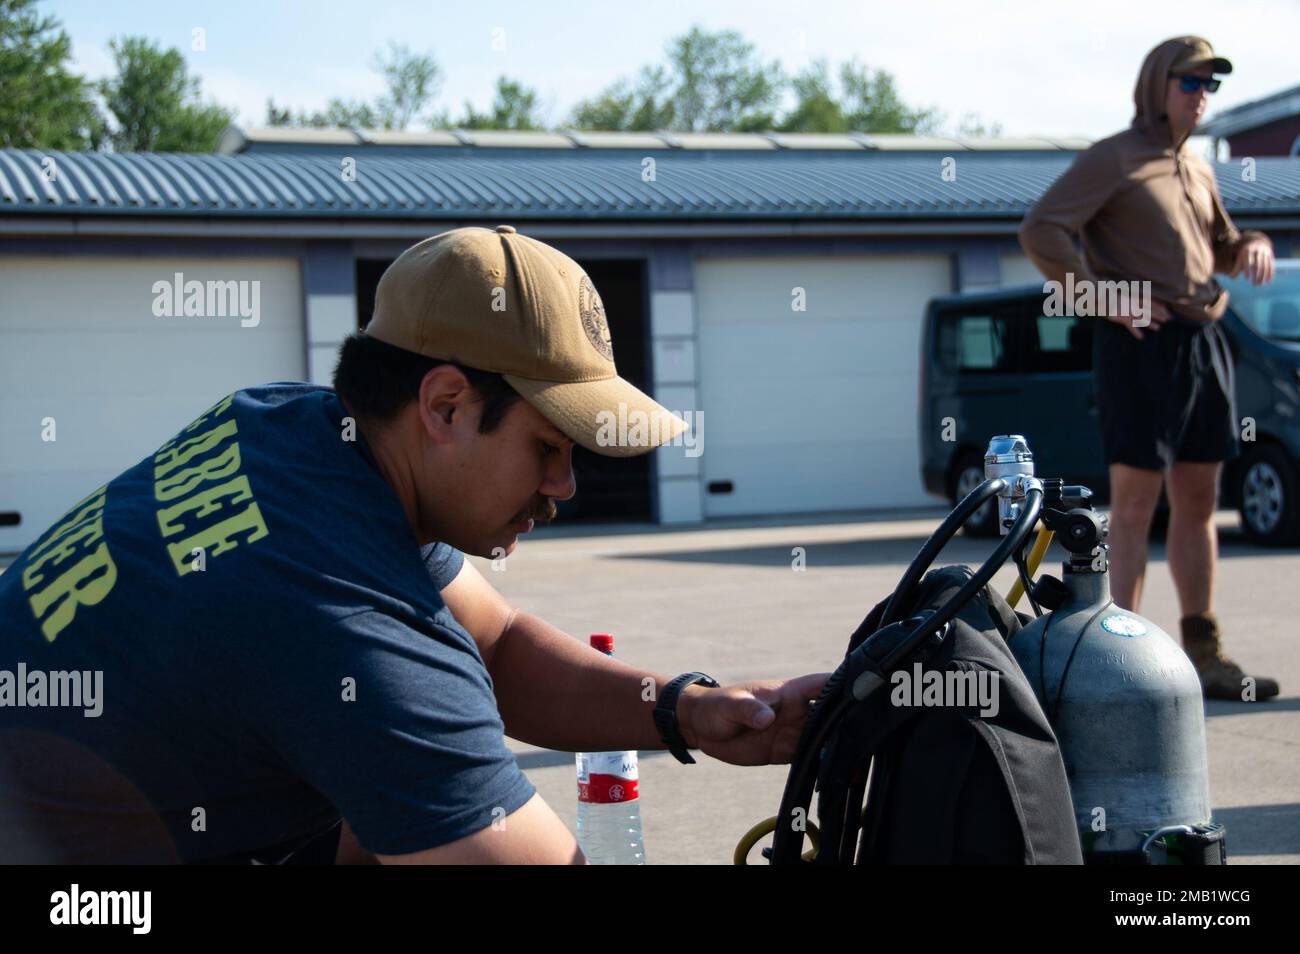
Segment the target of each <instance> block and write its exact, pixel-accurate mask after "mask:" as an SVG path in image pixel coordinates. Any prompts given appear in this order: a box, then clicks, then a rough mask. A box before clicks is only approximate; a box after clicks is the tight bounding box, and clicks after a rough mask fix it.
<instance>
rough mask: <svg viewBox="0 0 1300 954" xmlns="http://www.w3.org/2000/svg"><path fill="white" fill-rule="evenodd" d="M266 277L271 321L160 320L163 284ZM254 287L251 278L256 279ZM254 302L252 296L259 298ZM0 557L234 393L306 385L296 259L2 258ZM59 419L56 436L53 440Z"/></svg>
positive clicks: (265, 302)
mask: <svg viewBox="0 0 1300 954" xmlns="http://www.w3.org/2000/svg"><path fill="white" fill-rule="evenodd" d="M176 272H181V273H182V275H183V276H184V278H185V280H198V281H204V282H206V281H230V280H233V281H258V282H259V283H260V284H259V286H258V289H259V290H258V309H259V314H258V316H257V318H258V321H257V324H256V325H251V326H248V327H244V326H243V325H242V324H241V318H240V317H239V316H238V315H228V316H224V317H220V316H218V317H202V318H200V317H188V318H185V317H179V318H159V317H155V316H154V314H153V308H152V304H153V300H154V293H153V283H154V282H155V281H159V280H165V281H171V280H172V277H173V275H174V274H175V273H176ZM250 288H251V286H250ZM249 300H250V301H251V299H249ZM0 342H3V348H0V408H3V414H2V415H0V511H18V512H19V513H21V514H22V523H21V524H20V525H19V526H18V527H0V552H17V551H19V550H21V549H23V547H25V546H26V545H27V544H28V543H30V542H31V541H32V540H34V539H35V538H36V537H37V536H39V534H40V533H41V532H42V531H44V530H45V529H46V528H47V527H48V526H49V524H50V523H52V522H53V521H54V520H56V519H57V518H58V517H59V516H60V515H62V514H63V513H64V512H65V511H66V510H67V508H68V507H69V506H71V505H72V504H74V503H76V502H77V501H78V500H80V499H81V498H82V497H84V496H85V495H86V494H87V493H89V492H90V491H92V490H94V489H95V488H96V487H98V486H100V485H101V484H103V483H104V482H105V481H106V480H108V479H110V478H111V477H113V476H116V475H117V474H118V473H120V472H121V471H122V470H124V469H125V468H127V467H130V466H132V465H134V464H135V463H137V462H138V461H139V460H141V459H142V458H144V457H145V456H147V455H148V454H150V453H152V452H153V451H154V450H156V449H157V448H158V447H159V446H160V445H161V444H162V443H163V442H164V441H166V440H167V439H168V438H170V437H171V436H172V435H173V434H175V433H176V432H177V431H178V430H179V429H180V428H182V427H183V426H185V425H186V424H187V423H188V422H190V421H192V420H193V419H194V418H195V417H197V416H198V415H199V414H201V413H202V412H203V411H204V410H205V409H206V408H208V407H210V406H211V405H212V403H213V402H214V401H215V400H217V399H218V398H220V397H221V396H222V395H224V394H228V393H230V392H231V391H234V390H237V389H239V388H241V387H249V386H253V385H258V384H266V383H269V382H272V381H291V380H302V378H303V376H304V372H305V368H304V362H305V350H306V349H305V344H304V333H303V319H302V292H301V284H300V280H299V265H298V262H297V260H296V259H269V258H246V257H240V258H235V257H232V258H181V257H175V258H173V257H167V258H161V257H160V258H145V257H132V258H101V257H93V258H90V257H75V256H64V257H59V258H54V257H26V256H24V257H5V258H0ZM47 417H52V418H54V420H55V425H56V432H55V433H56V440H55V441H53V442H48V441H44V440H42V439H41V436H42V425H41V421H42V419H44V418H47Z"/></svg>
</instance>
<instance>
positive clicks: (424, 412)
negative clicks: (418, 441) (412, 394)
mask: <svg viewBox="0 0 1300 954" xmlns="http://www.w3.org/2000/svg"><path fill="white" fill-rule="evenodd" d="M477 399H478V394H477V392H476V391H475V390H474V387H473V385H471V384H470V383H469V379H468V378H467V377H465V374H464V372H462V371H461V370H460V369H458V368H456V367H454V366H453V365H450V364H440V365H438V366H437V367H436V368H433V369H432V370H430V371H429V372H428V373H427V374H425V376H424V378H423V379H422V380H421V381H420V393H419V396H418V397H417V399H416V408H417V411H418V413H419V418H420V426H421V427H422V428H423V430H424V433H425V434H426V435H427V436H428V437H429V439H430V440H432V441H434V442H435V443H439V444H447V443H450V442H451V441H452V440H453V439H454V438H453V434H454V431H455V429H456V428H457V427H458V426H460V425H461V424H462V422H463V421H464V420H465V416H466V414H467V413H468V408H469V406H470V405H471V404H473V403H474V402H475V401H476V400H477Z"/></svg>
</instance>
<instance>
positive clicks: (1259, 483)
mask: <svg viewBox="0 0 1300 954" xmlns="http://www.w3.org/2000/svg"><path fill="white" fill-rule="evenodd" d="M1238 474H1239V476H1238V478H1237V480H1238V487H1237V489H1238V491H1239V497H1238V500H1240V504H1239V505H1238V507H1239V509H1240V511H1241V528H1242V529H1243V530H1244V531H1245V532H1246V536H1248V537H1249V538H1250V539H1251V540H1253V541H1254V542H1255V543H1262V544H1265V545H1266V546H1287V545H1289V544H1293V543H1296V542H1297V540H1300V513H1298V512H1297V508H1296V504H1297V500H1296V495H1297V493H1300V481H1297V469H1296V464H1295V461H1293V460H1292V459H1291V457H1290V455H1288V454H1287V452H1286V451H1285V450H1283V449H1282V448H1281V447H1278V446H1277V445H1275V444H1264V445H1262V446H1260V447H1256V448H1254V449H1253V450H1251V451H1248V452H1247V454H1246V457H1245V459H1244V460H1243V461H1242V462H1241V467H1240V468H1239V470H1238Z"/></svg>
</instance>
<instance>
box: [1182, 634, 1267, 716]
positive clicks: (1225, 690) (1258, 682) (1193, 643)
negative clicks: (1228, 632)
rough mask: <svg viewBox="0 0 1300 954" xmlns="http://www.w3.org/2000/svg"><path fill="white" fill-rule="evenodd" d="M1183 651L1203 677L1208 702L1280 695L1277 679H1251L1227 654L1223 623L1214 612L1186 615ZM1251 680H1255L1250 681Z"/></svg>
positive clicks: (1243, 700)
mask: <svg viewBox="0 0 1300 954" xmlns="http://www.w3.org/2000/svg"><path fill="white" fill-rule="evenodd" d="M1180 625H1181V627H1182V631H1183V649H1184V650H1186V652H1187V656H1188V658H1189V659H1191V661H1192V665H1193V666H1195V667H1196V674H1197V675H1198V676H1200V677H1201V688H1202V689H1203V690H1204V691H1205V697H1206V698H1207V699H1232V700H1233V701H1235V702H1249V701H1252V697H1253V699H1254V700H1263V699H1271V698H1273V697H1274V696H1275V695H1277V693H1278V684H1277V681H1276V680H1275V679H1269V678H1268V677H1267V676H1247V675H1246V674H1245V673H1244V672H1242V671H1241V667H1240V666H1238V665H1237V664H1236V663H1235V662H1233V661H1232V660H1231V659H1229V658H1228V657H1227V656H1225V655H1223V650H1222V646H1221V645H1220V637H1219V621H1218V619H1216V618H1215V616H1214V614H1213V613H1197V614H1196V615H1194V616H1184V617H1183V618H1182V621H1181V623H1180ZM1247 680H1251V681H1250V682H1248V681H1247Z"/></svg>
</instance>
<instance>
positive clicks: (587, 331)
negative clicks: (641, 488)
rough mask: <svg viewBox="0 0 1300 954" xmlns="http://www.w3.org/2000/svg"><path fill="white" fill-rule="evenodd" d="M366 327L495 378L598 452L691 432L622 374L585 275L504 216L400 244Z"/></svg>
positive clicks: (641, 449)
mask: <svg viewBox="0 0 1300 954" xmlns="http://www.w3.org/2000/svg"><path fill="white" fill-rule="evenodd" d="M366 334H368V335H370V336H371V337H373V338H377V339H378V340H380V341H383V342H386V343H388V344H391V345H394V346H396V347H398V348H404V349H406V350H407V351H414V352H416V353H417V354H422V355H426V356H427V357H430V358H441V359H443V360H444V361H455V362H456V363H457V364H462V365H465V366H467V367H471V368H478V369H479V370H482V371H495V372H497V373H498V374H501V375H503V376H504V377H505V379H506V381H507V382H509V384H510V386H511V387H513V388H514V389H515V390H516V391H518V392H519V394H520V395H521V396H522V397H523V398H524V399H525V400H526V401H528V403H530V404H531V405H532V406H533V407H535V408H537V410H538V411H540V412H541V413H542V415H543V416H545V417H546V418H547V420H549V421H550V422H551V423H552V424H554V425H555V426H556V427H557V428H559V429H560V430H561V431H562V432H564V434H566V435H567V436H568V437H569V438H571V439H572V440H574V441H575V442H577V443H578V444H581V445H582V446H583V447H585V448H587V449H588V450H591V451H594V452H596V453H597V454H603V455H605V456H606V457H635V456H637V455H639V454H645V453H648V452H649V451H651V450H653V449H654V448H656V447H659V446H661V445H663V444H667V443H669V442H670V441H672V440H673V439H674V438H675V437H678V436H679V435H681V434H684V433H685V432H686V431H687V430H689V429H690V425H688V424H687V423H686V422H685V421H684V420H682V419H681V418H680V417H677V416H676V415H675V414H673V413H671V412H670V411H668V410H667V409H666V408H664V407H663V406H661V405H660V404H659V403H658V402H656V401H655V400H654V399H653V398H651V397H650V396H649V395H647V394H645V393H644V392H643V391H641V390H640V389H638V388H636V387H633V386H632V385H631V384H629V383H628V382H626V381H624V380H623V379H622V378H620V377H619V376H618V370H617V369H616V368H615V367H614V347H613V341H612V340H611V338H610V334H609V325H608V324H607V323H606V321H605V307H604V305H603V304H601V301H600V295H599V294H598V293H597V291H596V288H595V286H594V285H593V284H592V283H591V279H590V278H588V277H587V273H586V272H584V271H583V270H582V269H581V268H580V267H579V266H578V264H577V263H576V262H575V261H573V259H571V258H569V257H568V256H567V255H565V254H563V253H562V252H559V251H557V250H556V249H553V248H551V247H550V246H549V245H546V244H544V243H542V242H539V241H537V240H536V239H531V238H529V237H528V236H526V235H520V234H519V233H518V232H517V231H516V230H515V228H514V226H512V225H498V226H497V227H496V228H495V229H486V228H478V227H469V228H460V229H452V230H451V231H450V232H443V233H441V234H440V235H435V236H433V237H432V238H428V239H425V240H424V241H423V242H420V243H419V244H417V245H413V246H411V247H410V248H408V249H407V250H406V251H405V252H403V253H402V254H401V255H400V256H398V258H397V260H396V261H395V262H393V264H392V265H390V266H388V270H387V271H385V272H384V274H383V277H382V278H380V280H379V288H378V290H377V292H376V294H375V314H374V317H373V318H372V319H371V321H370V324H369V325H367V326H366ZM638 425H639V426H638Z"/></svg>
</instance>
